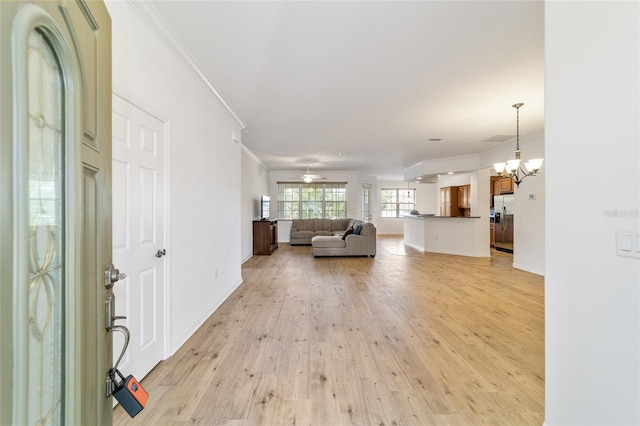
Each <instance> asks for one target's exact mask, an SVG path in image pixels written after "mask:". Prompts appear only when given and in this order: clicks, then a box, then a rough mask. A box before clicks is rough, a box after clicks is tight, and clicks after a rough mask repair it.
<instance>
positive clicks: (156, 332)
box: [112, 95, 166, 380]
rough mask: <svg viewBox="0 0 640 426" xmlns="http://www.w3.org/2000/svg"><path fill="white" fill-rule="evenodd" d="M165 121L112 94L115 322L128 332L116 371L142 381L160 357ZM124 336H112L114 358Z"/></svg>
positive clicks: (161, 346)
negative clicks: (117, 279) (126, 345)
mask: <svg viewBox="0 0 640 426" xmlns="http://www.w3.org/2000/svg"><path fill="white" fill-rule="evenodd" d="M164 157H165V127H164V123H163V122H161V121H160V120H158V119H156V118H155V117H153V116H151V115H150V114H148V113H146V112H145V111H143V110H141V109H140V108H137V107H136V106H134V105H132V104H131V103H129V102H127V101H125V100H123V99H122V98H120V97H118V96H116V95H114V96H113V167H112V169H113V259H114V263H115V264H116V265H118V267H119V268H120V271H121V272H123V273H125V274H127V277H126V278H125V279H124V280H121V281H120V282H118V283H117V284H116V285H115V287H114V293H115V296H116V315H118V316H126V319H119V320H117V321H116V324H124V325H126V326H127V327H128V328H129V330H130V333H131V340H130V343H129V348H128V350H127V352H126V353H125V356H124V358H123V359H122V362H121V363H120V366H119V367H120V370H121V371H122V372H123V374H133V375H134V376H135V377H136V378H137V379H138V380H140V379H142V378H143V377H144V376H145V375H146V374H147V373H149V371H151V369H153V367H155V366H156V364H158V362H160V361H161V360H162V359H163V358H164V336H165V330H164V318H165V315H164V282H165V269H166V268H165V255H164V254H163V253H166V252H163V250H166V247H165V235H164V227H165V219H164V211H165V197H164V191H165V189H164V182H165V170H164ZM123 342H124V337H123V336H121V335H117V334H116V335H115V336H114V341H113V354H114V360H117V357H118V356H119V355H120V352H121V350H122V345H123Z"/></svg>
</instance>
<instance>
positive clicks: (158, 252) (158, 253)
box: [155, 249, 167, 257]
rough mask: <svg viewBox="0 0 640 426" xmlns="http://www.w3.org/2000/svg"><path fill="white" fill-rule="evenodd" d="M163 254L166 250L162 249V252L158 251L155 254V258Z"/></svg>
mask: <svg viewBox="0 0 640 426" xmlns="http://www.w3.org/2000/svg"><path fill="white" fill-rule="evenodd" d="M165 254H167V250H166V249H162V250H158V251H157V252H156V254H155V256H156V257H162V256H164V255H165Z"/></svg>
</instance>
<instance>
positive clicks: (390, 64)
mask: <svg viewBox="0 0 640 426" xmlns="http://www.w3.org/2000/svg"><path fill="white" fill-rule="evenodd" d="M153 6H154V7H155V8H156V10H157V11H158V12H159V13H160V15H161V16H162V17H163V19H164V20H165V21H166V23H167V24H168V25H169V26H170V27H171V28H172V30H173V31H174V32H175V36H176V37H177V38H178V39H179V40H180V41H181V42H182V44H183V46H184V48H185V49H186V50H187V51H188V52H189V54H190V55H191V57H192V58H193V61H194V63H195V64H197V66H198V67H199V69H200V71H201V72H202V73H203V74H204V75H205V76H206V78H207V79H208V80H209V81H210V82H211V84H212V85H213V86H214V87H215V88H216V90H217V91H218V92H219V93H220V94H221V96H222V97H223V98H224V99H225V101H226V102H227V103H228V105H229V106H230V107H231V108H232V109H233V110H234V112H235V113H236V114H237V115H238V116H239V117H240V119H241V120H242V121H243V122H244V123H245V124H246V126H247V127H246V129H245V131H243V132H242V143H243V144H244V145H245V146H246V147H247V148H248V149H249V150H251V152H252V153H253V154H255V155H256V156H257V157H258V158H259V159H260V160H262V161H263V162H264V163H265V165H267V167H269V168H270V169H271V170H298V171H299V170H302V169H303V168H304V167H305V166H306V163H305V160H307V159H310V158H313V159H314V162H313V164H312V165H311V166H312V168H313V170H314V171H316V172H318V173H321V172H324V171H337V170H340V171H359V172H363V173H367V174H371V175H375V176H377V177H378V178H381V179H402V175H403V169H405V168H407V167H409V166H411V165H413V164H415V163H416V162H419V161H424V160H432V159H438V158H446V157H451V156H458V155H464V154H469V153H481V152H485V151H488V150H492V149H496V147H497V146H499V145H501V144H503V143H509V142H508V140H509V139H511V138H513V136H511V138H508V139H505V140H503V141H500V140H493V139H495V138H496V137H497V136H500V135H503V136H504V137H505V138H506V137H507V136H509V135H515V122H514V113H513V108H512V107H511V105H513V104H514V103H516V102H524V104H525V106H524V107H523V108H522V110H521V112H520V114H521V115H520V118H521V126H520V135H521V137H522V138H526V137H527V136H528V135H536V134H541V133H542V132H543V130H544V113H543V101H544V100H543V94H544V2H543V1H542V0H539V1H468V2H467V1H406V2H405V1H392V2H350V1H332V2H324V1H322V2H320V1H304V2H270V1H268V2H263V1H239V2H235V1H230V2H228V1H186V0H182V1H155V2H153ZM491 135H496V136H491ZM430 139H442V140H440V141H430ZM339 153H344V154H343V155H339Z"/></svg>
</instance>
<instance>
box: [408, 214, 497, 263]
mask: <svg viewBox="0 0 640 426" xmlns="http://www.w3.org/2000/svg"><path fill="white" fill-rule="evenodd" d="M404 244H405V245H407V246H409V247H413V248H415V249H417V250H420V251H422V252H433V253H444V254H455V255H460V256H472V257H490V256H491V251H490V248H489V218H488V217H480V216H470V217H469V216H466V217H448V216H435V215H409V216H405V217H404Z"/></svg>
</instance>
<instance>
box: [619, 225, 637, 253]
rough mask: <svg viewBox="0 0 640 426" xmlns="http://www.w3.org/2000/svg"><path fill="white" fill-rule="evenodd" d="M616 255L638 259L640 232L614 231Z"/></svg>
mask: <svg viewBox="0 0 640 426" xmlns="http://www.w3.org/2000/svg"><path fill="white" fill-rule="evenodd" d="M616 254H617V255H618V256H623V257H635V258H637V259H640V231H637V230H631V229H618V230H617V231H616Z"/></svg>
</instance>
